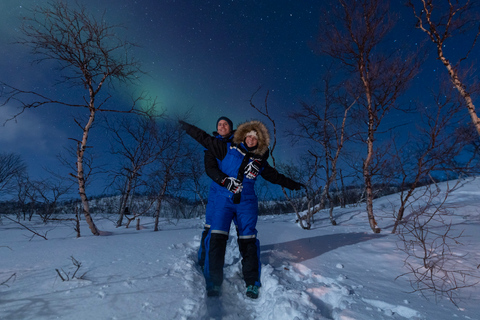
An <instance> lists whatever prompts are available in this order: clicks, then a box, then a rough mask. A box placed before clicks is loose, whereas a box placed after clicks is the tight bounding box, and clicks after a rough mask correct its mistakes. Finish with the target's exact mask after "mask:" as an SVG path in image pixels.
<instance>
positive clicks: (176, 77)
mask: <svg viewBox="0 0 480 320" xmlns="http://www.w3.org/2000/svg"><path fill="white" fill-rule="evenodd" d="M78 1H79V2H81V3H85V4H86V5H87V7H88V8H89V10H90V11H92V12H93V13H94V14H95V15H96V16H97V17H98V16H99V15H100V14H101V13H102V12H103V11H104V10H106V20H107V21H108V22H110V23H111V24H123V25H124V26H125V27H126V30H125V39H128V40H130V41H133V42H135V43H137V44H138V45H139V46H140V47H139V48H136V49H135V52H134V55H135V57H136V58H138V59H139V60H141V62H142V65H143V70H145V71H146V72H147V75H145V76H143V77H142V79H141V83H140V85H139V86H138V87H132V88H131V90H132V92H131V93H134V92H138V91H139V90H145V91H146V92H148V94H149V95H151V96H153V97H157V101H158V103H159V105H160V106H161V107H162V108H164V110H166V111H167V112H168V113H175V112H176V113H181V112H185V111H187V110H191V111H192V116H193V118H194V119H195V121H196V124H197V125H199V126H200V127H201V128H202V129H205V130H206V131H213V130H214V129H215V123H216V120H217V118H218V117H220V116H227V117H230V118H231V119H232V120H233V122H234V124H235V125H238V124H239V123H241V122H244V121H246V120H251V119H254V118H255V119H259V120H264V121H266V119H265V118H263V117H262V116H261V115H259V114H258V113H257V112H256V111H254V110H253V109H252V108H251V107H250V106H249V102H248V101H249V99H250V97H251V95H252V94H253V93H254V92H255V91H256V90H257V88H258V87H259V86H262V88H263V89H262V90H261V91H260V92H259V93H258V94H257V96H256V100H255V101H256V103H257V104H258V105H259V106H261V105H263V101H264V98H265V94H266V92H267V90H269V91H270V96H269V107H270V112H271V114H272V116H273V117H274V118H275V119H276V120H277V122H278V126H279V128H278V130H280V133H282V132H283V129H285V128H286V127H287V126H288V125H289V121H288V119H287V117H286V116H287V115H288V113H289V112H291V111H292V110H294V109H296V108H298V107H299V101H301V100H306V101H308V100H309V99H311V97H312V91H313V90H314V89H315V87H316V86H317V85H318V83H319V81H320V79H321V76H322V72H323V70H324V67H325V66H324V64H325V57H321V56H318V55H315V54H314V52H313V51H312V49H311V46H310V45H309V44H310V43H311V42H312V41H314V39H315V37H316V35H317V33H318V25H319V22H320V13H321V12H322V10H325V7H326V6H327V4H326V3H328V1H313V0H312V1H306V0H297V1H279V0H268V1H264V0H262V1H261V0H254V1H253V0H252V1H239V0H228V1H227V0H223V1H221V0H214V1H193V0H190V1H187V0H168V1H167V0H138V1H132V0H102V1H98V0H94V1H93V0H78ZM46 2H47V1H46V0H45V1H38V0H36V1H35V0H2V1H1V3H0V9H1V10H0V15H1V19H0V28H1V30H2V32H1V33H0V52H1V55H2V57H3V59H2V60H1V62H0V68H1V73H0V74H1V75H2V80H3V81H5V82H7V83H11V84H12V85H15V86H18V87H20V88H24V89H33V88H43V89H44V90H46V91H47V92H49V93H50V94H52V95H56V94H58V95H68V94H70V93H71V90H70V91H69V90H64V89H61V88H57V87H54V86H53V84H54V81H55V79H56V78H55V74H53V71H52V70H53V69H52V65H51V63H45V64H41V65H33V66H32V65H31V64H30V61H31V60H32V58H31V56H29V55H28V49H27V48H25V47H23V46H21V45H14V44H11V42H13V41H14V40H15V36H19V32H18V27H19V25H20V23H21V22H20V20H19V19H18V17H19V16H21V15H23V14H25V9H24V8H26V7H30V6H31V5H32V4H41V3H46ZM410 18H412V17H410ZM413 25H414V24H413V20H408V21H404V22H403V25H402V26H403V27H404V28H406V30H408V31H405V30H404V31H403V32H400V33H398V34H399V35H400V34H401V35H402V36H410V32H412V33H416V34H417V35H418V36H419V37H423V36H422V35H420V34H419V31H417V30H415V29H414V28H413ZM123 98H124V99H125V101H128V99H129V98H130V97H129V95H128V94H125V95H124V96H123ZM13 112H14V109H13V108H12V107H11V106H6V107H2V108H0V121H1V122H2V124H3V122H4V119H6V118H7V117H9V116H11V115H12V114H13ZM0 130H1V131H0V132H1V134H0V144H1V145H2V151H6V152H12V151H15V152H18V153H20V154H21V155H22V156H24V158H25V160H26V162H27V164H28V165H29V168H30V173H34V172H38V171H40V169H41V167H42V166H43V165H46V166H55V165H58V163H57V162H56V161H57V160H56V159H55V155H56V154H58V153H59V152H61V151H62V149H63V148H64V146H67V145H71V144H72V142H71V141H69V140H68V138H70V137H74V138H78V137H80V134H81V133H80V132H79V131H78V128H77V127H76V126H75V125H74V123H73V120H72V114H71V111H70V110H65V109H59V108H56V107H46V108H43V109H42V110H40V109H38V110H31V111H29V112H26V113H25V114H23V115H22V116H21V117H20V118H18V119H17V121H16V122H14V121H11V122H8V123H7V124H6V125H5V126H4V127H0ZM101 130H102V129H101V128H98V127H96V128H94V129H93V130H92V132H91V139H92V141H91V142H92V144H95V146H96V148H99V149H102V147H103V146H106V143H105V142H104V141H102V140H101V136H102V133H101ZM279 139H280V141H279V143H278V144H277V156H278V157H279V158H282V156H283V155H287V154H289V155H291V154H292V151H294V150H295V148H292V146H291V145H290V143H289V142H288V141H287V139H284V138H283V135H280V137H279ZM105 149H106V148H105Z"/></svg>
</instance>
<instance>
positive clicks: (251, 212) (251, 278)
mask: <svg viewBox="0 0 480 320" xmlns="http://www.w3.org/2000/svg"><path fill="white" fill-rule="evenodd" d="M214 207H215V210H214V212H213V217H212V220H211V227H210V230H209V231H208V234H207V236H206V238H205V251H206V255H205V268H204V275H205V281H206V285H207V290H209V289H211V288H213V287H214V286H221V285H222V282H223V267H224V264H225V251H226V247H227V240H228V233H229V230H230V224H231V222H232V220H234V219H236V220H237V232H238V246H239V250H240V254H241V256H242V273H243V278H244V280H245V284H246V286H249V285H256V286H259V287H260V286H261V283H260V272H261V263H260V242H259V241H258V239H257V229H256V225H257V220H258V200H257V197H256V196H255V195H249V196H245V197H243V196H242V199H241V201H240V203H238V204H234V203H233V194H232V195H231V196H228V197H227V196H225V195H224V194H221V193H219V194H217V197H216V199H215V201H214Z"/></svg>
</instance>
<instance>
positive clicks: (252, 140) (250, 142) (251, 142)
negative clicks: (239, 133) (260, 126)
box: [245, 135, 258, 148]
mask: <svg viewBox="0 0 480 320" xmlns="http://www.w3.org/2000/svg"><path fill="white" fill-rule="evenodd" d="M257 143H258V139H257V137H255V136H251V135H250V136H246V137H245V144H246V145H247V147H249V148H253V147H255V146H256V145H257Z"/></svg>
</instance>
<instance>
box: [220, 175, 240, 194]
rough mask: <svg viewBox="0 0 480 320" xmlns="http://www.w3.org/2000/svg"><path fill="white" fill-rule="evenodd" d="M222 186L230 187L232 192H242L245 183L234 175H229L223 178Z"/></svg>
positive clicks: (229, 189)
mask: <svg viewBox="0 0 480 320" xmlns="http://www.w3.org/2000/svg"><path fill="white" fill-rule="evenodd" d="M222 186H224V187H225V188H227V189H228V191H230V192H231V193H240V192H242V189H243V185H242V182H241V181H240V180H238V179H235V178H233V177H227V178H225V179H223V181H222Z"/></svg>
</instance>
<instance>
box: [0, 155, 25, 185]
mask: <svg viewBox="0 0 480 320" xmlns="http://www.w3.org/2000/svg"><path fill="white" fill-rule="evenodd" d="M26 170H27V166H26V165H25V162H23V160H22V158H21V157H20V155H18V154H15V153H5V152H2V153H0V192H1V193H2V194H3V193H6V192H9V191H10V188H12V187H13V186H14V185H15V183H14V182H15V178H19V177H21V176H23V175H24V174H25V173H26Z"/></svg>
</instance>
